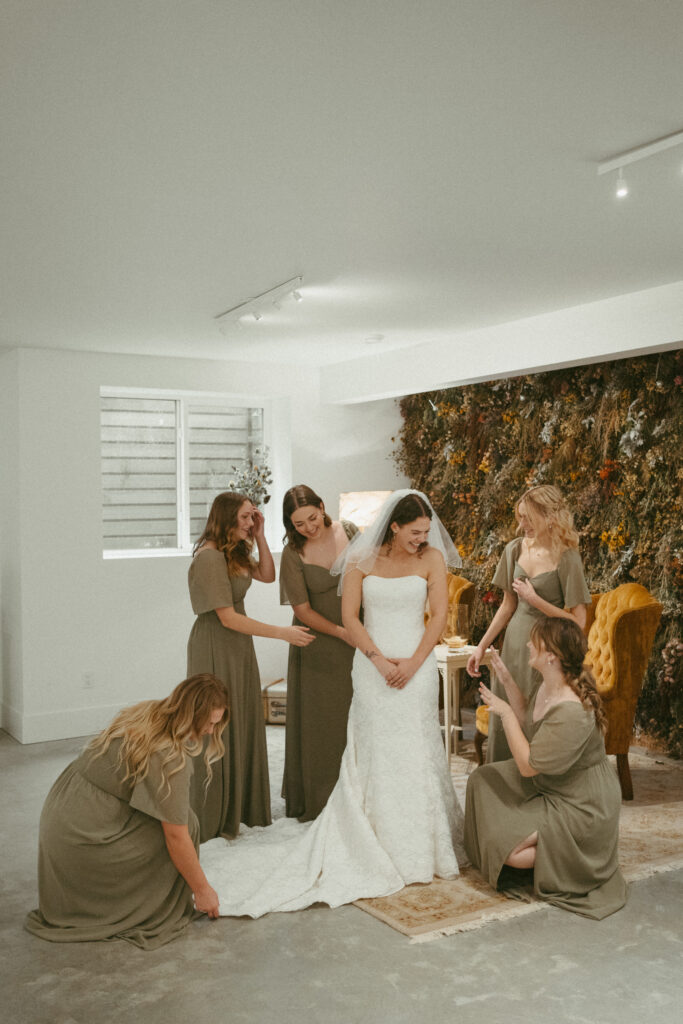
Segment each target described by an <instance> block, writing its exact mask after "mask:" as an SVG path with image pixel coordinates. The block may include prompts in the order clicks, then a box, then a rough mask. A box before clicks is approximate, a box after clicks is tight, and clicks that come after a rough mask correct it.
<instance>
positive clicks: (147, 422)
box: [100, 396, 179, 551]
mask: <svg viewBox="0 0 683 1024" xmlns="http://www.w3.org/2000/svg"><path fill="white" fill-rule="evenodd" d="M100 402H101V404H100V409H101V412H100V424H101V426H100V429H101V452H102V533H103V539H104V548H105V550H111V551H121V550H126V549H135V548H140V549H142V548H176V547H178V525H177V524H178V468H177V467H178V415H179V408H178V406H179V403H178V402H177V401H175V400H174V399H158V398H144V399H143V398H135V397H130V398H126V397H123V398H113V397H104V396H103V397H102V398H101V399H100Z"/></svg>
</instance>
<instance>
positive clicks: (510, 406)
mask: <svg viewBox="0 0 683 1024" xmlns="http://www.w3.org/2000/svg"><path fill="white" fill-rule="evenodd" d="M682 355H683V353H682V352H681V350H679V351H677V352H662V353H656V354H654V355H651V356H647V357H643V358H638V359H623V360H618V361H614V362H607V363H599V364H593V365H591V366H580V367H575V368H573V369H566V370H554V371H551V372H549V373H539V374H534V375H533V376H526V377H515V378H512V379H508V380H502V381H495V382H492V383H485V384H473V385H468V386H465V387H460V388H451V389H448V390H444V391H435V392H430V393H428V394H420V395H411V396H408V397H406V398H403V399H402V400H401V401H400V408H401V412H402V415H403V419H404V423H403V426H402V428H401V432H400V435H399V437H398V438H396V439H395V440H396V441H398V448H397V450H396V451H395V452H394V457H395V460H396V462H397V463H398V465H399V467H400V469H401V470H402V471H403V472H404V473H405V474H406V475H407V476H408V477H409V478H410V480H411V481H412V483H413V485H414V486H415V487H418V488H420V489H421V490H424V491H425V492H426V493H427V494H428V495H429V497H430V498H431V500H432V502H433V504H434V507H435V508H436V509H437V511H438V513H439V515H440V516H441V517H442V519H443V521H444V523H445V524H446V526H447V528H448V530H449V532H450V533H451V536H452V537H453V538H454V539H455V540H456V542H457V543H458V544H459V547H460V551H461V554H462V556H463V558H464V562H465V564H464V568H463V574H464V575H466V576H467V577H468V578H470V579H472V580H473V581H474V582H475V583H476V584H477V588H478V599H477V603H476V610H475V624H474V637H475V639H478V638H479V637H481V635H482V634H483V632H484V630H485V629H486V626H487V625H488V623H489V622H490V620H491V617H492V615H493V612H494V611H495V607H496V606H497V605H498V604H499V603H500V599H501V592H500V591H498V590H493V589H491V579H492V577H493V572H494V569H495V566H496V563H497V561H498V558H499V557H500V554H501V552H502V550H503V547H504V545H505V544H506V543H507V541H509V540H510V539H511V538H512V537H513V536H514V535H515V529H516V523H515V519H514V505H515V502H516V500H517V498H518V497H519V496H520V495H521V494H522V493H523V491H524V490H526V488H527V487H531V486H533V485H534V484H540V483H553V484H555V485H556V486H558V487H559V488H560V489H561V490H562V492H563V493H564V494H565V496H566V497H567V500H568V502H569V505H570V507H571V509H572V510H573V512H574V518H575V523H576V527H577V529H578V530H579V532H580V535H581V554H582V557H583V561H584V566H585V569H586V576H587V579H588V584H589V587H590V590H591V592H593V593H600V592H604V591H607V590H612V589H614V587H616V586H618V585H619V584H620V583H626V582H628V581H634V582H637V583H641V584H642V585H643V586H645V587H647V589H648V590H649V591H650V593H651V594H653V595H654V596H655V597H656V598H657V599H658V600H659V601H661V603H662V605H663V607H664V611H663V615H662V621H661V624H660V628H659V631H658V634H657V638H656V640H655V648H654V651H653V655H652V657H651V659H650V664H649V667H648V672H647V676H646V679H645V683H644V686H643V692H642V696H641V700H640V703H639V706H638V715H637V725H638V726H639V727H640V728H642V729H645V730H646V731H647V732H648V733H650V734H653V735H656V736H659V737H661V738H663V739H665V741H666V742H667V743H668V745H669V747H670V749H671V750H672V751H673V752H676V753H678V754H679V755H681V754H683V687H682V686H681V665H683V658H682V657H681V656H682V654H683V643H682V642H681V637H682V626H683V608H682V605H681V583H683V535H682V532H681V511H682V510H681V504H682V503H681V489H682V485H683V469H682V468H681V443H682V431H681V426H682V421H683V403H682V401H681V399H682V390H683V389H682V385H683V358H682Z"/></svg>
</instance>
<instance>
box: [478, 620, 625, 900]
mask: <svg viewBox="0 0 683 1024" xmlns="http://www.w3.org/2000/svg"><path fill="white" fill-rule="evenodd" d="M528 648H529V664H530V665H531V667H532V668H535V669H537V670H538V671H539V672H540V673H541V676H542V682H541V684H540V685H539V686H538V687H537V688H536V689H535V690H534V691H533V692H532V694H531V695H530V697H529V699H528V700H527V698H525V697H524V696H523V695H522V693H521V691H520V689H519V687H518V686H517V685H516V683H515V681H514V680H513V678H512V676H511V675H510V673H509V672H508V670H507V669H506V667H505V665H504V664H503V662H502V660H501V659H500V657H499V656H498V654H497V653H495V652H494V654H493V656H492V667H493V669H494V671H495V672H496V675H497V676H498V679H499V680H500V681H501V682H502V684H503V686H504V688H505V693H506V696H507V701H505V700H503V699H502V698H500V697H496V696H495V695H494V694H493V693H492V692H491V691H490V690H489V689H488V688H487V687H486V686H484V685H483V684H482V685H481V686H480V692H481V694H482V697H483V698H484V700H485V701H486V703H487V704H488V705H489V707H490V709H491V712H492V713H494V714H496V715H498V716H499V718H500V720H501V723H502V726H503V728H504V730H505V737H506V739H507V742H508V744H509V746H510V750H511V751H512V758H511V759H510V760H508V761H498V762H495V763H493V764H487V765H484V766H483V767H481V768H478V769H477V770H476V771H475V772H474V773H473V774H472V775H471V776H470V778H469V781H468V784H467V807H466V811H465V850H466V851H467V855H468V857H469V858H470V860H471V861H472V863H473V864H474V866H475V867H476V868H477V869H478V870H479V871H480V872H481V874H482V875H483V876H484V878H486V879H487V880H488V882H489V883H490V884H491V885H492V886H494V887H497V886H499V884H500V882H501V871H502V868H503V865H504V864H507V865H509V866H510V867H512V868H520V869H533V873H534V890H535V893H536V895H537V896H538V897H539V898H540V899H544V900H547V901H548V902H549V903H553V904H555V905H556V906H558V907H562V908H564V909H565V910H572V911H574V912H575V913H577V914H582V915H583V916H584V917H592V918H596V919H601V918H603V917H607V916H608V914H612V913H614V911H615V910H619V909H620V908H621V907H623V905H624V903H625V902H626V883H625V882H624V879H623V877H622V875H621V872H620V870H619V860H618V835H619V810H620V807H621V790H620V788H619V782H618V779H617V775H616V771H615V769H614V767H613V766H612V765H611V764H610V762H609V761H608V759H607V756H606V754H605V743H604V739H603V734H604V732H605V729H606V724H607V723H606V718H605V713H604V711H603V708H602V702H601V700H600V697H599V695H598V693H597V691H596V689H595V681H594V679H593V676H592V675H591V673H590V671H589V669H588V668H587V666H585V665H584V658H585V655H586V638H585V636H584V634H583V632H582V630H581V628H580V627H579V626H578V625H577V624H576V623H575V622H572V621H571V620H569V619H561V618H541V619H538V621H537V622H536V623H535V624H534V626H533V627H532V630H531V639H530V641H529V643H528Z"/></svg>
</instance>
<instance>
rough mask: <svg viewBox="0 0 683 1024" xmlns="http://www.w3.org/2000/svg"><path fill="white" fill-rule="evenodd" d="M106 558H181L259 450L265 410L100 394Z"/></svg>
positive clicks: (211, 401) (173, 397)
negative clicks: (119, 555) (238, 473)
mask: <svg viewBox="0 0 683 1024" xmlns="http://www.w3.org/2000/svg"><path fill="white" fill-rule="evenodd" d="M100 424H101V426H100V429H101V453H102V535H103V547H104V551H105V553H114V552H127V553H129V554H132V553H134V552H136V551H139V552H140V553H143V554H145V553H151V552H153V551H155V550H158V551H159V552H160V553H161V552H162V551H171V550H176V551H187V550H189V549H191V547H192V544H193V542H194V540H196V538H197V537H198V536H199V534H200V533H201V531H202V529H203V526H204V523H205V522H206V517H207V514H208V511H209V509H210V507H211V502H212V501H213V499H214V498H215V496H216V495H217V494H218V493H220V492H221V491H227V490H230V489H231V479H232V478H233V477H234V475H235V470H238V469H240V468H241V467H243V466H244V465H245V464H246V463H247V461H248V460H249V459H250V458H251V457H252V455H253V452H254V449H255V448H257V447H259V446H262V445H263V440H264V410H263V408H260V407H250V406H246V405H245V406H242V405H238V404H236V403H235V402H234V400H228V399H226V400H225V401H223V400H221V399H219V398H217V397H216V396H212V397H211V398H198V397H197V396H196V395H183V394H169V393H167V392H164V393H158V394H155V393H154V392H146V393H140V392H139V391H130V392H125V391H122V390H121V389H106V388H103V389H102V390H101V393H100Z"/></svg>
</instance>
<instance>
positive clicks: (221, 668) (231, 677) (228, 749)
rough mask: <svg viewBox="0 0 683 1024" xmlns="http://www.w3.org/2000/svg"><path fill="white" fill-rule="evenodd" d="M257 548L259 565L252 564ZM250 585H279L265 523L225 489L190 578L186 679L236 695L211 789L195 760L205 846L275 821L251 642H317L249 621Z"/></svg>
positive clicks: (195, 796)
mask: <svg viewBox="0 0 683 1024" xmlns="http://www.w3.org/2000/svg"><path fill="white" fill-rule="evenodd" d="M254 542H255V543H256V546H257V548H258V556H259V557H258V562H254V561H253V560H252V558H251V549H252V546H253V543H254ZM252 580H260V581H261V582H262V583H272V582H273V581H274V580H275V566H274V564H273V556H272V555H271V553H270V549H269V547H268V543H267V541H266V538H265V535H264V519H263V516H262V515H261V513H260V512H259V511H258V509H256V508H254V506H253V505H252V503H251V501H250V500H249V499H248V498H247V497H246V496H245V495H244V494H235V493H233V492H232V491H226V492H225V493H223V494H219V495H218V496H217V497H216V498H215V499H214V502H213V505H212V506H211V511H210V513H209V518H208V519H207V522H206V526H205V528H204V531H203V533H202V535H201V537H200V538H199V540H198V541H197V543H196V544H195V547H194V557H193V559H192V564H191V565H190V571H189V577H188V582H189V587H190V600H191V602H192V610H193V611H194V613H195V615H196V616H197V618H196V620H195V623H194V626H193V627H192V631H191V633H190V639H189V641H188V644H187V665H188V675H194V674H196V673H198V672H210V673H212V674H213V675H215V676H217V677H218V678H219V679H222V680H223V682H224V683H225V684H226V685H227V687H228V690H229V692H230V697H231V700H230V706H231V717H230V722H229V724H228V727H227V729H226V730H225V733H224V735H223V742H224V745H225V754H224V756H223V758H222V761H221V763H220V764H219V765H216V767H215V769H214V772H213V776H212V778H211V782H210V784H209V786H208V788H207V787H206V786H205V782H206V772H205V770H204V768H203V764H202V761H201V760H200V759H199V758H197V759H195V770H194V775H193V777H192V787H191V799H192V806H193V809H194V811H195V813H196V815H197V817H198V818H199V825H200V838H201V842H203V843H204V842H206V841H207V840H208V839H213V838H214V837H215V836H227V837H229V838H232V837H233V836H236V835H237V833H238V832H239V827H240V822H244V824H245V825H269V824H270V820H271V818H270V787H269V781H268V756H267V751H266V729H265V722H264V718H263V703H262V698H261V682H260V678H259V671H258V665H257V663H256V654H255V652H254V642H253V640H252V637H255V636H266V637H272V638H273V639H276V640H285V641H286V642H287V643H290V644H294V645H298V646H305V645H307V644H309V643H311V641H312V640H313V639H314V637H313V634H312V633H311V632H310V630H308V629H306V628H305V627H301V626H284V627H282V626H271V625H269V624H267V623H265V622H258V621H257V620H256V619H250V618H248V617H247V615H246V614H245V611H244V595H245V594H246V592H247V590H248V589H249V587H250V586H251V581H252Z"/></svg>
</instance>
